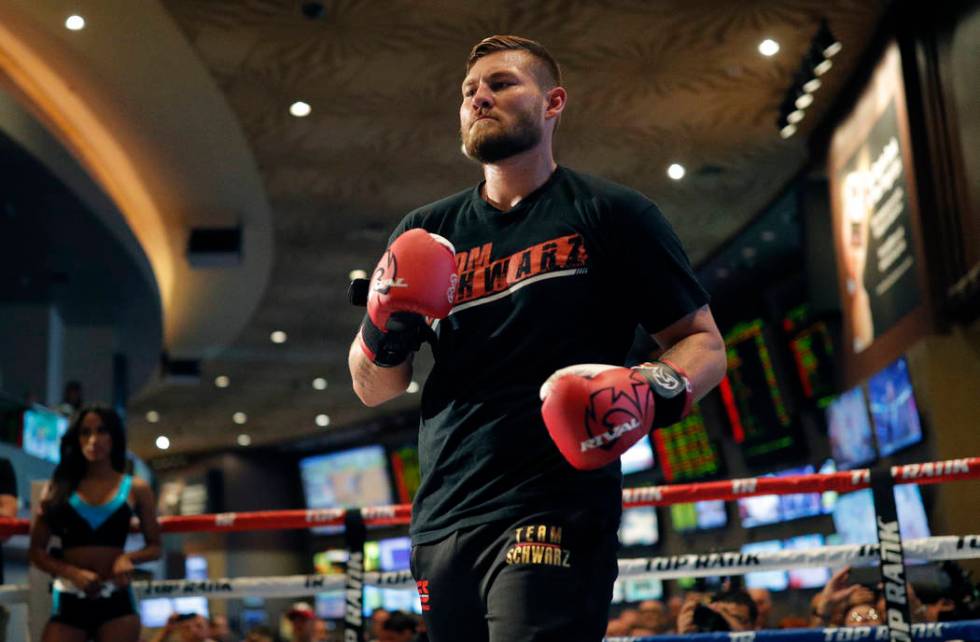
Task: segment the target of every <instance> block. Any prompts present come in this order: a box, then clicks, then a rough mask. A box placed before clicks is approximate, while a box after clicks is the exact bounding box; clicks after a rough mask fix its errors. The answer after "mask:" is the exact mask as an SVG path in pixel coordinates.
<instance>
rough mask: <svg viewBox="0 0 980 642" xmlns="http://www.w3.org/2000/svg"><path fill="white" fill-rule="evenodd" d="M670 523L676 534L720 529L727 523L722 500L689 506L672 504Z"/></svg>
mask: <svg viewBox="0 0 980 642" xmlns="http://www.w3.org/2000/svg"><path fill="white" fill-rule="evenodd" d="M670 522H671V523H672V524H673V525H674V530H675V531H677V532H678V533H690V532H693V531H705V530H710V529H712V528H722V527H724V526H725V525H726V524H727V523H728V513H727V511H726V510H725V502H724V501H723V500H707V501H703V502H693V503H690V504H672V505H671V506H670Z"/></svg>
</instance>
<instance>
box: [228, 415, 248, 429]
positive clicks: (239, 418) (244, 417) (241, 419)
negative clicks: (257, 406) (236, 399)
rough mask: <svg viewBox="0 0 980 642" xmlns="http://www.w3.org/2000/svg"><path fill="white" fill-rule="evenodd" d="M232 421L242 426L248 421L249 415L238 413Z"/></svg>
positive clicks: (233, 416)
mask: <svg viewBox="0 0 980 642" xmlns="http://www.w3.org/2000/svg"><path fill="white" fill-rule="evenodd" d="M231 420H232V421H234V422H235V423H236V424H238V425H239V426H240V425H242V424H243V423H245V422H246V421H248V415H246V414H245V413H244V412H236V413H235V414H233V415H232V416H231Z"/></svg>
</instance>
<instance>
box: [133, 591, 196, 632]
mask: <svg viewBox="0 0 980 642" xmlns="http://www.w3.org/2000/svg"><path fill="white" fill-rule="evenodd" d="M139 605H140V622H142V623H143V626H145V627H147V628H159V627H162V626H164V625H166V624H167V619H168V618H169V617H170V616H171V615H173V614H174V613H197V614H198V615H203V616H204V617H209V615H208V614H209V611H208V599H207V598H206V597H203V596H199V597H158V598H156V597H155V598H149V599H142V600H140V601H139Z"/></svg>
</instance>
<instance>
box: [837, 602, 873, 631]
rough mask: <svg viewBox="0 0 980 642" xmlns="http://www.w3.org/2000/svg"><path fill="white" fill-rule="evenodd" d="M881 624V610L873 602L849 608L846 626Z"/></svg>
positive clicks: (845, 618)
mask: <svg viewBox="0 0 980 642" xmlns="http://www.w3.org/2000/svg"><path fill="white" fill-rule="evenodd" d="M879 624H881V615H880V611H878V609H876V608H875V607H874V605H872V604H856V605H855V606H852V607H851V608H849V609H848V610H847V614H846V615H845V616H844V626H846V627H850V626H878V625H879Z"/></svg>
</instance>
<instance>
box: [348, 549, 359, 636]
mask: <svg viewBox="0 0 980 642" xmlns="http://www.w3.org/2000/svg"><path fill="white" fill-rule="evenodd" d="M363 578H364V553H362V552H361V551H351V554H350V559H349V560H348V561H347V590H346V591H345V596H346V601H347V608H346V610H345V612H344V621H345V622H346V623H347V624H349V625H351V626H356V627H358V628H360V626H361V622H362V620H361V602H362V596H363V587H364V582H363ZM348 634H350V635H348ZM344 640H345V642H358V640H357V633H356V631H353V630H351V629H348V630H346V631H344Z"/></svg>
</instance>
